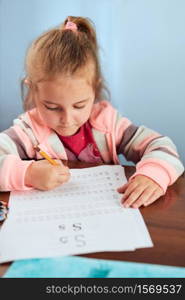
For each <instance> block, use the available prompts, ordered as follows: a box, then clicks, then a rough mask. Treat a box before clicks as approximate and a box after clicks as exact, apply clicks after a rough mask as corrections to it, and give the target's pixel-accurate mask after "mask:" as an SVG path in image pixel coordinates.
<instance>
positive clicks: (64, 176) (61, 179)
mask: <svg viewBox="0 0 185 300" xmlns="http://www.w3.org/2000/svg"><path fill="white" fill-rule="evenodd" d="M69 179H70V174H61V175H60V177H59V179H58V182H59V183H64V182H67V181H68V180H69Z"/></svg>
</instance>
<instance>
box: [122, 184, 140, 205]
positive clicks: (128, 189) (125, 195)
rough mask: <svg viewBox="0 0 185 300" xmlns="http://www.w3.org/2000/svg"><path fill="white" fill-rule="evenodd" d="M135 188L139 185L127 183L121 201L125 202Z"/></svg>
mask: <svg viewBox="0 0 185 300" xmlns="http://www.w3.org/2000/svg"><path fill="white" fill-rule="evenodd" d="M137 187H138V188H139V185H138V183H137V182H134V181H133V182H132V181H131V182H129V183H128V186H127V189H126V190H125V193H124V196H123V200H124V201H125V200H126V199H127V198H128V197H129V196H130V195H131V194H132V192H133V191H134V190H135V189H136V188H137Z"/></svg>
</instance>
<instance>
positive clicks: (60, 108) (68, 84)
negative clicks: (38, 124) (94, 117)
mask: <svg viewBox="0 0 185 300" xmlns="http://www.w3.org/2000/svg"><path fill="white" fill-rule="evenodd" d="M94 100H95V93H94V90H93V87H92V84H90V82H89V83H88V81H87V79H85V78H83V77H82V76H60V77H58V78H57V79H55V80H53V81H43V82H40V83H38V85H37V92H36V94H35V104H36V108H37V109H38V111H39V113H40V115H41V117H42V119H43V120H44V122H45V124H46V125H47V126H48V127H50V128H51V129H53V130H55V131H56V132H57V133H58V134H60V135H62V136H70V135H73V134H75V133H76V132H77V131H78V129H79V128H80V127H81V126H82V125H83V124H84V123H85V122H86V121H87V120H88V119H89V116H90V114H91V110H92V106H93V103H94Z"/></svg>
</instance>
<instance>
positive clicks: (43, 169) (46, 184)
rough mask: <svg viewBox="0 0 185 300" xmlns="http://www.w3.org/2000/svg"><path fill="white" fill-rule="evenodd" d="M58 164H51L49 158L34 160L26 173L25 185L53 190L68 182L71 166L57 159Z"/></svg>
mask: <svg viewBox="0 0 185 300" xmlns="http://www.w3.org/2000/svg"><path fill="white" fill-rule="evenodd" d="M56 162H57V163H58V165H57V166H54V165H51V164H50V163H49V162H48V161H47V160H45V159H44V160H38V161H34V162H33V163H32V164H31V165H30V166H29V167H28V169H27V171H26V174H25V185H27V186H32V187H34V188H35V189H38V190H43V191H47V190H51V189H54V188H55V187H57V186H59V185H61V184H62V183H64V182H67V181H68V180H69V178H70V173H69V168H68V167H65V166H64V165H63V164H62V162H61V161H60V160H56Z"/></svg>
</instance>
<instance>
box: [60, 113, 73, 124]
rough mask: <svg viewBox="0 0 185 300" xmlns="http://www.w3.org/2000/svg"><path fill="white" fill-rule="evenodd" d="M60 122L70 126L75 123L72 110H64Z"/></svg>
mask: <svg viewBox="0 0 185 300" xmlns="http://www.w3.org/2000/svg"><path fill="white" fill-rule="evenodd" d="M60 124H61V125H62V126H68V125H72V124H73V118H72V115H71V112H70V111H63V112H62V114H61V117H60Z"/></svg>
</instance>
